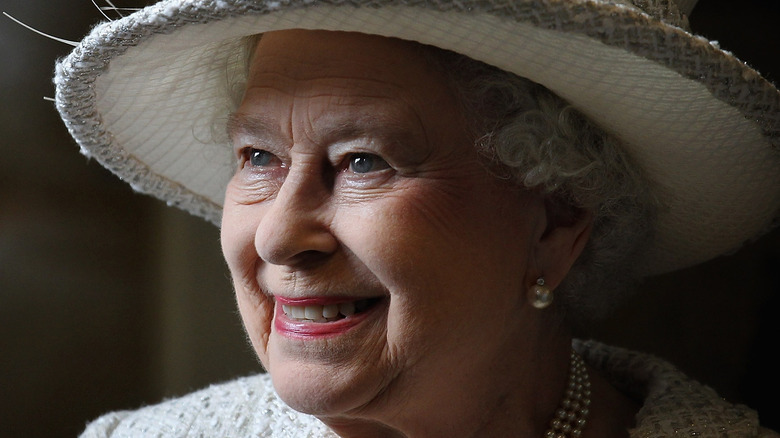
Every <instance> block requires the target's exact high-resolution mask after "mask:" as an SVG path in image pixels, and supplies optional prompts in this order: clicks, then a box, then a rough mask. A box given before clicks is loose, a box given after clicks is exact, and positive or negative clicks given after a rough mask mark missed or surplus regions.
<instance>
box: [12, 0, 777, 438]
mask: <svg viewBox="0 0 780 438" xmlns="http://www.w3.org/2000/svg"><path fill="white" fill-rule="evenodd" d="M114 3H115V4H116V5H117V6H139V5H140V4H142V3H144V2H143V1H140V0H138V1H129V0H128V1H114ZM0 9H2V10H3V11H6V12H8V13H10V14H11V15H13V16H15V17H16V18H18V19H20V20H22V21H24V22H26V23H28V24H31V25H34V26H35V27H36V28H38V29H41V30H44V31H46V32H49V33H52V34H55V35H56V36H58V37H61V38H65V39H69V40H79V39H80V38H81V36H83V35H84V34H85V33H86V32H87V30H88V29H89V27H90V26H91V24H93V23H95V22H96V21H98V20H99V19H100V18H101V16H100V13H99V12H98V11H97V10H96V9H95V8H94V7H93V6H92V3H91V2H90V1H89V0H0ZM691 23H692V25H693V27H694V29H695V30H696V31H697V32H698V33H701V34H704V35H706V36H707V37H709V38H710V39H716V40H719V41H720V44H721V46H722V47H723V48H725V49H727V50H730V51H732V52H734V53H737V54H738V55H739V56H740V57H741V58H742V59H743V60H745V61H748V63H749V64H751V65H752V66H754V67H755V68H756V69H757V70H759V71H760V72H762V73H763V74H764V75H765V76H766V77H768V78H770V79H771V80H773V81H774V82H775V83H777V82H779V81H780V68H779V66H778V59H779V58H780V31H779V30H778V29H780V7H778V2H776V1H775V0H764V1H760V0H752V1H747V0H739V1H737V0H701V1H700V4H699V5H698V6H697V8H696V9H695V10H694V13H693V14H692V16H691ZM0 48H1V51H0V64H1V65H0V87H1V88H0V90H1V91H0V92H1V93H2V94H1V95H0V98H1V101H2V107H1V108H2V110H0V437H73V436H76V435H77V434H78V433H79V432H80V431H81V430H82V429H83V427H84V425H85V424H86V422H87V421H89V420H90V419H93V418H95V417H96V416H98V415H100V414H102V413H105V412H107V411H109V410H116V409H129V408H135V407H139V406H140V405H142V404H148V403H154V402H156V401H159V400H160V399H162V398H164V397H169V396H174V395H179V394H183V393H186V392H188V391H191V390H193V389H196V388H199V387H201V386H204V385H207V384H208V383H211V382H216V381H220V380H227V379H230V378H232V377H236V376H239V375H244V374H248V373H252V372H256V371H258V370H260V367H259V366H258V365H257V364H256V362H255V359H254V355H253V353H252V351H251V350H250V348H249V347H248V346H247V344H246V342H245V340H244V334H243V331H242V329H241V326H240V320H239V318H238V316H237V314H236V311H235V310H234V302H233V297H232V291H231V287H230V284H229V281H228V279H227V278H228V277H227V272H226V269H225V267H224V264H223V262H222V260H221V256H220V251H219V243H218V231H217V229H216V228H215V227H213V226H211V225H209V224H207V223H205V222H204V221H201V220H200V219H197V218H194V217H191V216H188V215H187V214H186V213H182V212H179V211H178V210H173V209H169V208H167V207H165V206H164V204H162V203H161V202H158V201H155V200H153V199H149V198H146V197H144V196H141V195H137V194H134V193H133V192H132V191H131V190H130V189H129V187H127V186H125V185H124V184H123V183H121V182H119V181H118V180H117V179H116V178H114V177H113V176H111V175H109V174H108V172H107V171H104V170H103V169H102V168H101V167H99V166H98V165H97V164H96V163H94V162H89V161H87V160H86V159H85V158H84V157H82V156H81V155H79V154H78V152H77V147H76V146H75V144H74V142H73V141H72V140H71V139H70V137H69V136H68V134H67V132H66V131H65V129H64V127H63V125H62V123H61V122H60V120H59V118H58V116H57V114H56V112H55V110H54V107H53V104H52V103H51V102H48V101H46V100H44V97H52V96H53V94H54V92H53V86H52V85H51V79H50V78H51V76H52V70H53V61H54V59H55V58H57V57H59V56H63V55H65V54H66V53H67V52H68V51H69V47H68V46H67V45H64V44H61V43H57V42H54V41H51V40H48V39H46V38H44V37H41V36H38V35H36V34H34V33H32V32H30V31H27V30H25V29H23V28H22V27H20V26H18V25H16V24H14V23H12V22H11V21H10V20H8V19H6V18H5V17H0ZM779 300H780V232H774V233H773V234H770V235H769V236H767V237H765V238H764V239H762V240H760V241H758V242H756V243H755V244H753V245H751V246H749V247H747V248H745V249H743V250H741V251H740V252H738V253H737V254H735V255H733V256H730V257H724V258H720V259H717V260H714V261H712V262H709V263H707V264H704V265H701V266H698V267H696V268H693V269H688V270H685V271H682V272H678V273H675V274H671V275H666V276H663V277H659V278H655V279H652V280H651V281H648V282H647V283H646V284H645V285H644V286H643V290H642V292H641V293H640V295H639V296H638V298H637V299H636V300H634V301H632V303H630V305H629V306H627V307H626V308H623V309H621V310H620V311H619V312H618V313H617V314H616V315H615V316H614V317H613V318H611V319H610V320H608V321H606V322H605V324H603V325H602V326H601V327H599V328H598V329H597V330H594V331H593V332H592V333H591V334H592V335H593V336H595V337H598V338H601V339H604V340H607V341H608V342H611V343H614V344H617V345H622V346H626V347H629V348H635V349H639V350H644V351H648V352H652V353H655V354H658V355H660V356H662V357H665V358H667V359H669V360H671V361H672V362H673V363H675V364H677V365H678V366H679V367H680V368H681V369H682V370H683V371H685V372H687V373H688V374H690V375H692V376H693V377H695V378H697V379H698V380H700V381H702V382H704V383H706V384H708V385H710V386H713V387H714V388H715V389H716V390H718V392H719V393H720V394H721V395H723V396H724V397H726V398H727V399H729V400H732V401H735V402H742V403H747V404H749V405H750V406H752V407H754V408H757V409H759V410H760V413H761V416H762V422H763V423H765V424H766V425H769V426H771V427H773V428H775V429H780V406H778V397H777V394H780V383H779V381H778V379H779V377H778V373H777V369H778V362H777V360H776V358H775V357H774V352H775V351H776V350H777V349H778V346H779V345H778V341H777V337H778V335H779V334H780V331H778V322H777V321H778V310H777V309H778V304H780V303H778V301H779Z"/></svg>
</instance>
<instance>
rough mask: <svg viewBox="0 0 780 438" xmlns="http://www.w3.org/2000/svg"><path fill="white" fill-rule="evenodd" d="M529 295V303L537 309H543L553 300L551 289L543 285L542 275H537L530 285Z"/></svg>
mask: <svg viewBox="0 0 780 438" xmlns="http://www.w3.org/2000/svg"><path fill="white" fill-rule="evenodd" d="M529 295H530V297H529V298H530V301H531V305H533V306H534V307H536V308H537V309H544V308H545V307H547V306H549V305H550V304H552V302H553V291H551V290H550V288H549V287H547V286H545V285H544V278H543V277H539V278H538V279H537V280H536V284H534V285H533V286H531V289H530V294H529Z"/></svg>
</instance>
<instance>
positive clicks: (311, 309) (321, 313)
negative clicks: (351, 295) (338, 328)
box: [282, 301, 355, 322]
mask: <svg viewBox="0 0 780 438" xmlns="http://www.w3.org/2000/svg"><path fill="white" fill-rule="evenodd" d="M282 311H283V312H284V314H285V315H287V316H289V317H291V318H293V319H300V320H308V321H315V322H327V321H333V320H336V319H338V318H339V315H342V316H352V315H354V314H355V302H353V301H349V302H346V303H340V304H327V305H324V306H321V305H317V304H314V305H308V306H292V305H288V304H283V305H282Z"/></svg>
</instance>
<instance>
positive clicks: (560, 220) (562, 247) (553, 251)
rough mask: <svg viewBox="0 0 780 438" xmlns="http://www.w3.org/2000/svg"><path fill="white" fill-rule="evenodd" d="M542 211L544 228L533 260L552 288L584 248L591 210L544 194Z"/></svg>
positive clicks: (588, 235) (589, 228)
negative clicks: (543, 209) (544, 219)
mask: <svg viewBox="0 0 780 438" xmlns="http://www.w3.org/2000/svg"><path fill="white" fill-rule="evenodd" d="M545 214H546V220H547V224H546V229H545V230H544V232H543V233H542V234H541V236H540V237H539V239H538V241H537V243H536V248H535V252H534V261H535V263H536V266H535V267H536V269H538V272H539V274H540V275H543V276H544V282H545V284H546V285H547V286H548V287H549V288H550V289H555V288H557V287H558V285H560V284H561V282H562V281H563V278H564V277H566V274H568V273H569V270H570V269H571V267H572V265H573V264H574V262H575V261H576V260H577V258H578V257H579V256H580V254H581V253H582V250H583V249H584V248H585V244H586V243H587V242H588V239H589V238H590V232H591V230H592V229H593V213H592V212H590V211H587V210H584V209H579V208H572V207H571V206H569V205H566V203H564V202H561V201H560V200H557V199H554V198H546V199H545Z"/></svg>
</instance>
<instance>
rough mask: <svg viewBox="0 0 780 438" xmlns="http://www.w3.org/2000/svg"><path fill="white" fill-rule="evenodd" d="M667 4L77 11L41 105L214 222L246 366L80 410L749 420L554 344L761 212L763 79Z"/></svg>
mask: <svg viewBox="0 0 780 438" xmlns="http://www.w3.org/2000/svg"><path fill="white" fill-rule="evenodd" d="M680 3H681V4H676V3H674V2H660V1H659V2H652V1H650V2H637V5H632V4H623V3H620V4H618V3H613V2H609V1H590V2H581V1H544V2H543V1H535V0H515V1H513V2H509V3H485V2H470V1H466V2H457V3H448V2H442V3H436V2H431V3H428V2H424V1H423V2H419V3H415V4H409V3H407V2H396V1H393V0H387V1H378V2H371V3H370V4H369V3H366V4H362V3H361V2H359V1H358V2H355V3H349V4H344V3H341V2H285V3H279V2H270V1H269V2H259V1H239V0H234V1H198V0H189V1H187V0H176V1H166V2H162V3H160V4H157V5H155V6H152V7H150V8H147V9H144V10H142V11H140V12H137V13H135V14H133V15H132V16H130V17H127V18H125V19H123V20H120V21H117V22H113V23H109V24H106V25H104V26H101V27H98V28H96V29H95V31H94V32H93V33H92V34H91V35H90V36H89V37H87V39H85V41H84V42H83V43H82V45H81V46H80V47H79V48H77V49H76V51H74V53H73V54H72V55H71V56H70V57H69V58H67V59H65V60H63V61H62V62H61V63H60V64H59V65H58V72H57V79H56V81H57V86H58V91H57V101H58V107H59V109H60V111H61V113H62V115H63V118H64V119H65V121H66V123H67V124H68V127H69V129H70V130H71V132H72V134H73V135H74V137H75V138H76V139H77V140H78V142H79V143H80V145H81V146H82V150H83V151H84V152H85V153H86V154H89V155H91V156H93V157H95V158H96V159H97V160H98V161H100V162H101V163H102V164H104V165H105V166H106V167H108V168H109V169H111V170H112V171H114V172H115V173H117V174H118V175H119V176H120V177H122V178H124V179H126V180H127V181H128V182H130V183H131V184H132V185H133V186H134V187H135V188H136V189H137V190H139V191H142V192H145V193H151V194H153V195H155V196H158V197H160V198H161V199H164V200H166V201H167V202H169V203H170V204H172V205H175V206H178V207H181V208H184V209H186V210H188V211H190V212H192V213H194V214H198V215H201V216H203V217H205V218H207V219H209V220H211V221H213V222H215V223H217V222H221V230H222V231H221V235H222V248H223V252H224V256H225V259H226V260H227V264H228V267H229V269H230V272H231V275H232V279H233V283H234V286H235V291H236V297H237V302H238V307H239V310H240V313H241V317H242V319H243V322H244V326H245V329H246V332H247V334H248V337H249V339H250V341H251V343H252V346H253V347H254V350H255V351H256V353H257V355H258V357H259V359H260V361H261V362H262V364H263V366H264V367H265V368H266V370H267V371H268V373H267V374H262V375H258V376H254V377H249V378H244V379H239V380H236V381H233V382H229V383H226V384H222V385H217V386H213V387H211V388H208V389H205V390H203V391H200V392H197V393H194V394H191V395H189V396H185V397H183V398H180V399H175V400H170V401H167V402H164V403H162V404H160V405H156V406H150V407H146V408H143V409H141V410H138V411H135V412H120V413H112V414H108V415H106V416H104V417H103V418H101V419H99V420H97V421H95V422H94V423H92V424H91V425H90V427H89V428H88V429H87V431H86V432H85V433H84V436H86V437H93V436H274V437H275V436H295V437H299V436H300V437H327V436H341V437H445V436H446V437H504V436H506V437H626V436H632V437H650V436H671V435H676V434H680V435H686V436H735V437H753V436H777V435H775V434H774V433H773V432H770V431H768V430H765V429H762V428H760V426H759V421H758V418H757V416H756V414H755V413H754V412H753V411H751V410H750V409H748V408H746V407H744V406H736V405H732V404H730V403H728V402H726V401H724V400H722V399H720V398H718V397H717V396H716V395H715V394H714V393H712V391H711V390H709V389H707V388H706V387H704V386H701V385H699V384H697V383H696V382H693V381H692V380H690V379H688V378H686V377H685V376H683V375H682V374H680V373H679V372H678V371H676V370H675V369H674V368H673V367H671V366H670V365H668V364H666V363H665V362H663V361H660V360H658V359H655V358H652V357H648V356H644V355H641V354H638V353H633V352H629V351H625V350H621V349H617V348H612V347H607V346H605V345H601V344H598V343H595V342H580V341H573V340H572V330H573V329H576V328H577V327H578V326H579V325H580V324H583V323H585V322H588V321H590V320H592V319H594V318H596V317H598V316H601V315H603V314H604V313H605V312H606V311H607V310H608V308H609V307H610V306H613V305H614V304H615V303H616V302H617V301H618V299H621V298H622V299H625V297H626V296H627V295H628V294H627V292H626V290H627V289H628V288H629V287H630V285H631V283H632V282H634V281H636V280H638V279H640V278H642V277H644V276H648V275H652V274H657V273H661V272H667V271H670V270H674V269H678V268H681V267H685V266H689V265H691V264H694V263H697V262H701V261H704V260H707V259H709V258H712V257H714V256H717V255H718V254H721V253H723V252H726V251H729V250H732V249H734V248H735V247H737V246H738V245H739V244H740V243H741V242H743V241H745V240H746V239H749V238H752V237H755V236H757V235H759V234H760V233H761V232H763V231H765V230H766V229H768V227H769V225H770V224H771V223H772V222H773V220H776V219H777V218H778V211H779V207H780V154H778V147H779V146H780V144H779V143H778V138H780V129H779V127H780V122H778V118H779V117H780V116H779V114H780V104H779V103H780V93H778V91H777V89H775V88H774V87H773V86H772V85H770V84H769V83H767V82H766V81H765V80H763V79H762V78H761V77H760V76H758V75H757V74H756V73H755V72H754V71H753V70H751V69H749V68H748V67H746V66H745V65H743V64H742V63H740V62H739V61H738V60H736V59H735V58H733V57H732V56H731V55H730V54H727V53H725V52H722V51H720V50H719V49H717V48H716V47H714V46H712V45H710V44H709V43H708V42H706V41H704V40H701V39H698V38H696V37H694V36H692V35H690V34H689V33H687V32H686V31H685V30H684V27H685V25H686V19H685V14H686V13H687V12H689V9H686V8H690V7H692V5H691V4H682V3H683V2H680ZM688 3H690V2H688ZM640 4H641V6H642V7H644V8H645V9H644V10H642V9H640V6H639V5H640ZM540 84H541V85H540ZM559 96H560V97H559Z"/></svg>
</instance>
